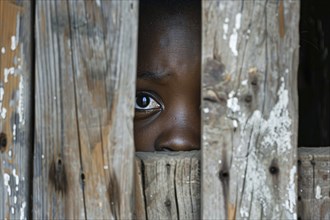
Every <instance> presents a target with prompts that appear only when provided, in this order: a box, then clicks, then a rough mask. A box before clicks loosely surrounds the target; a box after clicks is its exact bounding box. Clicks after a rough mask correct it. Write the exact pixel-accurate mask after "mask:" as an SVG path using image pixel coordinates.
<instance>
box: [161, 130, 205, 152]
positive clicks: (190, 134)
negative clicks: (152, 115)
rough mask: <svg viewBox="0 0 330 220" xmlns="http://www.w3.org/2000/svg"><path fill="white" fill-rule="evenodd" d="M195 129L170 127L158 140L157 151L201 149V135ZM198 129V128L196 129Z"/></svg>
mask: <svg viewBox="0 0 330 220" xmlns="http://www.w3.org/2000/svg"><path fill="white" fill-rule="evenodd" d="M194 130H195V129H185V130H183V129H175V128H173V129H169V130H167V131H165V132H163V133H162V135H160V136H159V138H158V139H157V140H156V144H155V150H156V151H189V150H198V149H200V137H199V133H198V132H197V131H194ZM196 130H197V129H196Z"/></svg>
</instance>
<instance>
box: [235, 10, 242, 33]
mask: <svg viewBox="0 0 330 220" xmlns="http://www.w3.org/2000/svg"><path fill="white" fill-rule="evenodd" d="M241 18H242V14H241V13H237V15H236V17H235V29H236V30H238V29H240V27H241Z"/></svg>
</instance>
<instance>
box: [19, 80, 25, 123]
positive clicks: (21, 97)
mask: <svg viewBox="0 0 330 220" xmlns="http://www.w3.org/2000/svg"><path fill="white" fill-rule="evenodd" d="M18 90H19V99H18V115H19V123H20V124H23V125H24V124H25V119H24V83H23V76H21V78H20V81H19V85H18Z"/></svg>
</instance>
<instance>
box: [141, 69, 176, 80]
mask: <svg viewBox="0 0 330 220" xmlns="http://www.w3.org/2000/svg"><path fill="white" fill-rule="evenodd" d="M169 75H170V74H169V73H167V72H152V71H138V72H137V78H138V79H143V80H151V81H156V80H162V79H164V78H165V77H167V76H169Z"/></svg>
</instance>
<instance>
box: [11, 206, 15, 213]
mask: <svg viewBox="0 0 330 220" xmlns="http://www.w3.org/2000/svg"><path fill="white" fill-rule="evenodd" d="M11 214H12V215H14V214H15V209H14V207H11Z"/></svg>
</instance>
